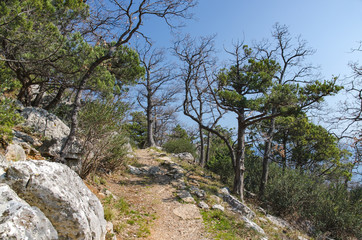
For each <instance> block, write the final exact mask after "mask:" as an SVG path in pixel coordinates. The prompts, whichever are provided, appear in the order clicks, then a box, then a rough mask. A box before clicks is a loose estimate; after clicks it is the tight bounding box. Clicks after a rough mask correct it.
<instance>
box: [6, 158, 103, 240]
mask: <svg viewBox="0 0 362 240" xmlns="http://www.w3.org/2000/svg"><path fill="white" fill-rule="evenodd" d="M0 181H1V182H5V183H7V184H8V185H9V186H10V187H11V188H12V189H13V190H14V191H15V192H16V193H17V194H18V195H19V197H21V198H22V199H23V200H25V201H26V202H28V203H29V204H30V205H31V206H36V207H38V208H39V209H40V210H41V211H42V212H43V213H44V214H45V216H46V217H47V218H48V219H49V220H50V221H51V222H52V224H53V226H54V228H55V229H56V230H57V232H58V234H59V238H60V239H104V238H105V234H106V221H105V219H104V212H103V207H102V205H101V203H100V201H99V200H98V198H97V197H96V196H95V195H94V194H93V193H92V192H91V191H90V190H89V189H88V188H87V186H86V185H85V184H84V183H83V181H82V179H81V178H80V177H79V176H78V175H77V174H76V173H75V172H74V171H72V170H71V169H70V168H69V167H67V166H65V165H63V164H60V163H54V162H47V161H24V162H13V163H12V164H11V165H10V166H7V167H6V174H5V177H3V178H0Z"/></svg>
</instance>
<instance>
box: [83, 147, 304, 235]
mask: <svg viewBox="0 0 362 240" xmlns="http://www.w3.org/2000/svg"><path fill="white" fill-rule="evenodd" d="M173 160H174V158H173V159H171V157H169V156H167V155H166V154H165V153H162V152H158V151H155V150H153V149H141V150H136V152H135V159H134V162H133V163H132V164H133V165H128V171H123V172H122V174H111V175H108V176H106V178H105V179H101V181H100V182H102V183H99V184H98V185H96V186H95V185H94V184H93V185H90V186H89V187H90V189H91V190H92V191H93V192H94V193H95V194H96V195H97V196H98V198H100V199H101V201H102V202H103V205H104V208H105V217H106V220H108V222H112V225H113V233H112V231H111V234H108V237H107V238H106V239H112V240H116V239H124V240H126V239H127V240H128V239H149V240H151V239H152V240H170V239H175V240H176V239H177V240H193V239H195V240H208V239H210V240H211V239H249V240H254V239H255V240H267V239H283V240H289V239H296V240H307V239H308V238H307V237H306V235H304V234H302V233H300V232H299V231H298V230H297V229H295V228H294V227H293V226H291V225H290V224H289V223H287V222H286V221H284V220H282V219H280V218H277V217H274V216H272V215H269V214H267V213H266V212H265V210H263V209H262V208H260V207H254V208H249V206H247V205H246V204H244V203H242V202H240V201H239V200H238V199H237V198H235V197H234V196H232V195H231V194H230V193H229V192H228V190H227V189H226V188H222V185H221V184H220V183H219V182H218V181H215V180H211V178H212V177H211V176H206V175H205V174H204V172H197V170H195V169H196V168H193V167H195V165H190V166H187V165H185V164H182V166H184V167H185V168H186V169H185V168H183V167H181V166H180V165H179V164H178V163H177V161H176V162H174V161H173ZM180 164H181V162H180ZM192 166H193V167H192ZM187 169H188V170H187ZM109 209H110V210H109ZM216 209H217V210H216ZM107 216H108V219H107ZM205 219H206V220H205ZM109 228H112V227H109Z"/></svg>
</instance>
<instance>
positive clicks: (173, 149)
mask: <svg viewBox="0 0 362 240" xmlns="http://www.w3.org/2000/svg"><path fill="white" fill-rule="evenodd" d="M162 147H163V148H164V149H165V151H166V152H169V153H184V152H188V153H191V154H192V155H193V156H195V155H196V149H195V146H194V144H193V143H192V142H190V140H188V139H185V138H179V139H171V140H169V141H167V142H166V143H165V144H164V145H163V146H162Z"/></svg>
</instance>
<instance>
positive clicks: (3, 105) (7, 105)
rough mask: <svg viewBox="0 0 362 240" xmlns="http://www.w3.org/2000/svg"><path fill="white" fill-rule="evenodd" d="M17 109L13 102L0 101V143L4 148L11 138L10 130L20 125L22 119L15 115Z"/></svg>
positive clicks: (8, 100) (7, 100)
mask: <svg viewBox="0 0 362 240" xmlns="http://www.w3.org/2000/svg"><path fill="white" fill-rule="evenodd" d="M17 109H18V107H17V106H16V104H15V103H14V101H13V100H11V99H8V98H1V99H0V143H1V144H2V145H3V146H5V145H6V144H7V143H9V142H10V141H11V139H12V137H13V135H12V128H13V127H14V126H15V125H16V124H19V123H21V121H22V117H21V116H20V114H19V113H17V111H16V110H17Z"/></svg>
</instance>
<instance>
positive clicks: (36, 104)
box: [31, 83, 44, 107]
mask: <svg viewBox="0 0 362 240" xmlns="http://www.w3.org/2000/svg"><path fill="white" fill-rule="evenodd" d="M43 96H44V83H41V84H40V88H39V93H38V94H37V95H36V97H35V99H34V101H33V102H32V103H31V105H32V106H33V107H39V104H40V101H41V100H42V98H43Z"/></svg>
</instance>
